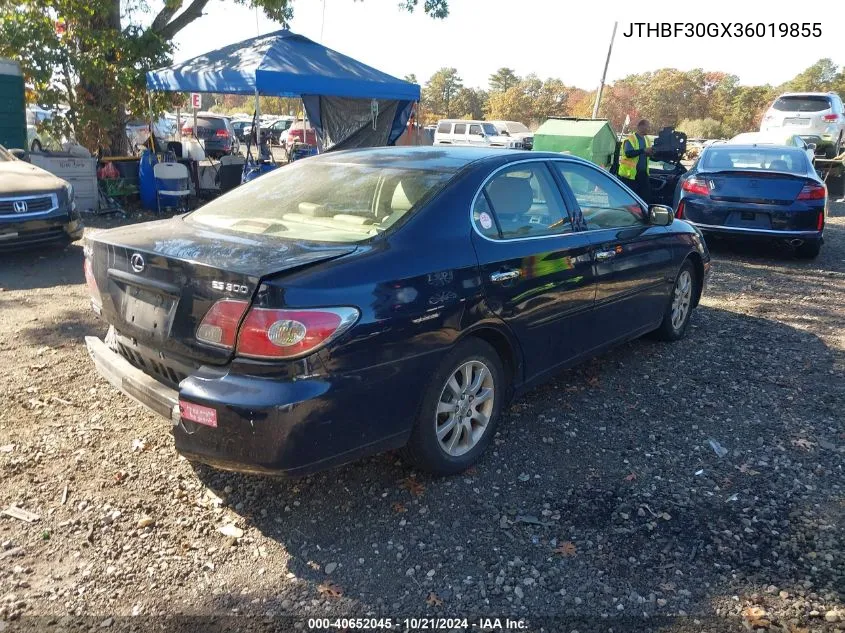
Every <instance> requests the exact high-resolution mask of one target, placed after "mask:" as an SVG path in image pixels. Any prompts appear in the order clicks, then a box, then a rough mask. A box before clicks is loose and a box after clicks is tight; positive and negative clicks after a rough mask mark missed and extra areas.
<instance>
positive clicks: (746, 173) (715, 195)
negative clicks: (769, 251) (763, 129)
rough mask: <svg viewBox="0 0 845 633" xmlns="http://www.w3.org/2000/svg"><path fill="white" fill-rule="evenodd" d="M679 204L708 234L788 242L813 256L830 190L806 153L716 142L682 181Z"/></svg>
mask: <svg viewBox="0 0 845 633" xmlns="http://www.w3.org/2000/svg"><path fill="white" fill-rule="evenodd" d="M674 206H675V215H676V217H683V218H684V219H686V220H687V221H688V222H690V223H691V224H693V225H695V226H696V227H698V228H699V229H700V230H701V231H702V232H703V233H704V234H705V235H713V236H722V237H734V238H746V239H749V238H750V239H766V240H775V241H780V242H785V243H787V244H789V245H790V246H792V247H793V248H794V249H795V253H796V255H798V256H799V257H804V258H814V257H816V256H817V255H818V254H819V250H820V249H821V245H822V243H823V241H824V224H825V217H826V214H827V212H826V209H827V188H826V187H825V184H824V182H823V181H822V180H821V179H820V178H819V176H818V174H817V173H816V171H815V168H814V167H813V165H812V164H811V163H810V161H809V159H808V158H807V154H806V152H805V151H804V150H802V149H798V148H795V147H788V146H773V145H727V144H715V145H711V146H709V147H707V148H706V149H705V150H704V151H703V152H702V153H701V156H699V158H698V161H697V162H696V163H695V165H694V166H693V167H692V169H690V170H689V171H688V172H687V173H685V174H684V175H683V176H682V178H681V180H680V181H679V182H678V187H677V189H676V191H675V204H674Z"/></svg>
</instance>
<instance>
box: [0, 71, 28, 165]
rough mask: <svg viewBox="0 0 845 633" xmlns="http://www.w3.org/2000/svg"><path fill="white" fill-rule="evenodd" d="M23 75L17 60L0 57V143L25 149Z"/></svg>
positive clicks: (10, 147) (8, 146) (7, 146)
mask: <svg viewBox="0 0 845 633" xmlns="http://www.w3.org/2000/svg"><path fill="white" fill-rule="evenodd" d="M25 109H26V105H25V103H24V88H23V75H22V74H21V67H20V65H19V64H18V63H17V62H14V61H12V60H9V59H0V145H3V146H4V147H6V148H7V149H12V148H21V149H26V113H25Z"/></svg>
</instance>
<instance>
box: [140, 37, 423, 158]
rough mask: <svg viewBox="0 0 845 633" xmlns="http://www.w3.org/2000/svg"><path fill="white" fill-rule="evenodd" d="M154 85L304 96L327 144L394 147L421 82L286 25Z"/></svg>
mask: <svg viewBox="0 0 845 633" xmlns="http://www.w3.org/2000/svg"><path fill="white" fill-rule="evenodd" d="M147 88H148V89H149V90H156V91H169V92H217V93H228V94H249V95H255V96H256V101H257V97H258V96H259V95H264V96H272V97H301V98H302V101H303V104H304V106H305V112H306V114H307V116H308V119H309V120H310V121H311V124H312V125H313V126H314V128H315V130H316V132H317V138H318V141H319V143H320V146H321V148H322V149H329V148H333V149H341V148H344V149H345V148H350V147H372V146H378V145H392V144H393V143H395V142H396V139H398V138H399V136H400V135H401V134H402V132H403V131H404V130H405V126H406V125H407V123H408V119H409V117H410V115H411V112H412V110H413V105H414V103H415V102H417V101H419V99H420V87H419V86H418V85H417V84H412V83H409V82H407V81H402V80H401V79H397V78H395V77H392V76H390V75H388V74H386V73H383V72H381V71H380V70H376V69H375V68H372V67H371V66H367V65H366V64H363V63H361V62H359V61H357V60H354V59H352V58H351V57H347V56H346V55H343V54H341V53H338V52H337V51H333V50H331V49H330V48H326V47H325V46H322V45H321V44H317V43H316V42H313V41H311V40H309V39H308V38H306V37H303V36H301V35H297V34H296V33H293V32H291V31H289V30H286V29H283V30H280V31H276V32H274V33H268V34H267V35H261V36H258V37H253V38H251V39H248V40H244V41H242V42H238V43H237V44H231V45H230V46H226V47H224V48H220V49H218V50H216V51H211V52H210V53H206V54H205V55H200V56H199V57H194V58H193V59H190V60H188V61H186V62H183V63H181V64H174V65H172V66H168V67H166V68H161V69H159V70H152V71H150V72H148V73H147Z"/></svg>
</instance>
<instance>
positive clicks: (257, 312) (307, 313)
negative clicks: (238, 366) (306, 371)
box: [237, 308, 360, 359]
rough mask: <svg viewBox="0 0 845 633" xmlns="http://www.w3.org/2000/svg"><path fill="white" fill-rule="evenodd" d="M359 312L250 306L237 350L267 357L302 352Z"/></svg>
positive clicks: (345, 327) (347, 323)
mask: <svg viewBox="0 0 845 633" xmlns="http://www.w3.org/2000/svg"><path fill="white" fill-rule="evenodd" d="M359 315H360V313H359V312H358V310H356V309H355V308H322V309H317V310H273V309H268V308H252V309H251V310H250V311H249V313H248V314H247V316H246V319H244V322H243V324H242V325H241V331H240V334H238V350H237V353H238V355H239V356H248V357H251V358H271V359H280V358H287V359H291V358H299V357H302V356H306V355H307V354H311V353H313V352H316V351H317V350H318V349H320V348H321V347H324V346H325V345H327V344H328V343H329V342H330V341H332V340H333V339H335V338H337V337H338V336H340V335H341V334H343V333H344V332H345V331H346V330H348V329H349V328H350V327H352V326H353V325H354V324H355V322H356V321H357V320H358V317H359Z"/></svg>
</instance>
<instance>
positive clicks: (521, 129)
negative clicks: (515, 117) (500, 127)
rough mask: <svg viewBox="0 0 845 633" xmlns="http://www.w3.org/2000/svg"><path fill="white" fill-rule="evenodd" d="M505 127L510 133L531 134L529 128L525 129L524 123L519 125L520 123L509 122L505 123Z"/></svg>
mask: <svg viewBox="0 0 845 633" xmlns="http://www.w3.org/2000/svg"><path fill="white" fill-rule="evenodd" d="M505 127H506V128H507V130H508V132H516V133H517V134H523V133H525V132H530V130H529V129H528V128H527V127H525V126H524V125H523V124H522V123H519V122H518V121H507V122H506V123H505Z"/></svg>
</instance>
